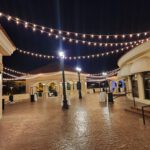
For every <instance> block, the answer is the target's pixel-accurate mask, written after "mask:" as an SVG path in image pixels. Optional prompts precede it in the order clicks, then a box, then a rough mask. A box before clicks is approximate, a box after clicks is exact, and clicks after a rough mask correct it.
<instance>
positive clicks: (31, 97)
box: [30, 94, 35, 102]
mask: <svg viewBox="0 0 150 150" xmlns="http://www.w3.org/2000/svg"><path fill="white" fill-rule="evenodd" d="M30 100H31V102H34V101H35V100H34V95H33V94H32V95H30Z"/></svg>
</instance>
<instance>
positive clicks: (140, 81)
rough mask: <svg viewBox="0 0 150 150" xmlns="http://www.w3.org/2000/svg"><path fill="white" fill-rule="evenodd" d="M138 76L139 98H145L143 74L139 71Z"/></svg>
mask: <svg viewBox="0 0 150 150" xmlns="http://www.w3.org/2000/svg"><path fill="white" fill-rule="evenodd" d="M137 78H138V89H139V91H138V92H139V99H140V100H144V84H143V78H142V74H140V73H139V74H138V75H137Z"/></svg>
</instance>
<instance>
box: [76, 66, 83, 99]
mask: <svg viewBox="0 0 150 150" xmlns="http://www.w3.org/2000/svg"><path fill="white" fill-rule="evenodd" d="M76 71H77V72H78V79H79V81H78V83H77V89H78V91H79V99H82V93H81V81H80V72H81V68H80V67H76Z"/></svg>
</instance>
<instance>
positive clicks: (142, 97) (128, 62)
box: [118, 41, 150, 104]
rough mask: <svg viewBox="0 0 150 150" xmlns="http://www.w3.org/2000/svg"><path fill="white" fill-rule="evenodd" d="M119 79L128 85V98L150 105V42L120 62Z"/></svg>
mask: <svg viewBox="0 0 150 150" xmlns="http://www.w3.org/2000/svg"><path fill="white" fill-rule="evenodd" d="M118 66H119V67H120V71H119V73H118V79H123V80H124V81H125V83H126V89H127V92H132V93H128V94H127V97H128V98H129V99H133V96H134V97H135V100H136V101H139V102H142V103H145V104H150V41H148V42H145V43H143V44H141V45H139V46H137V47H135V48H134V49H132V50H131V51H129V52H128V53H126V54H125V55H123V56H122V57H121V58H120V59H119V61H118Z"/></svg>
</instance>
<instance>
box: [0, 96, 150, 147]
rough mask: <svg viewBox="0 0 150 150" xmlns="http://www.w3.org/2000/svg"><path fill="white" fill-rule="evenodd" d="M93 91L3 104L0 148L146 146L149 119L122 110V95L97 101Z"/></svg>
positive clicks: (124, 102) (149, 134)
mask: <svg viewBox="0 0 150 150" xmlns="http://www.w3.org/2000/svg"><path fill="white" fill-rule="evenodd" d="M98 98H99V97H98V95H97V94H88V95H87V96H86V97H84V98H83V99H82V100H81V101H80V100H79V99H78V98H72V99H71V106H70V109H69V110H66V111H63V110H62V109H61V106H60V100H59V98H58V99H57V98H53V99H47V100H42V99H41V100H39V101H38V102H36V103H30V102H21V103H15V104H13V105H7V106H6V109H5V112H4V117H3V119H2V120H0V150H150V122H149V120H147V122H146V123H147V124H146V126H145V127H144V125H143V124H142V118H141V117H140V116H139V115H137V114H133V113H130V112H126V111H124V107H125V106H126V100H125V98H124V97H122V98H118V99H116V101H115V103H114V104H110V105H107V104H106V103H104V102H103V103H99V100H98Z"/></svg>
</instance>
